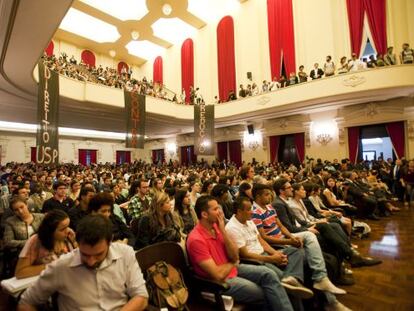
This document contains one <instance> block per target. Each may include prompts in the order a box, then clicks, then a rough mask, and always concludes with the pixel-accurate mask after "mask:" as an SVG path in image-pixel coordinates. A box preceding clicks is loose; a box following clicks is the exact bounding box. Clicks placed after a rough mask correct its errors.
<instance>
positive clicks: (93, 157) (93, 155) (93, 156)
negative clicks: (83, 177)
mask: <svg viewBox="0 0 414 311" xmlns="http://www.w3.org/2000/svg"><path fill="white" fill-rule="evenodd" d="M88 151H89V155H90V159H91V160H90V162H89V164H92V163H98V162H97V157H96V155H97V152H96V150H88Z"/></svg>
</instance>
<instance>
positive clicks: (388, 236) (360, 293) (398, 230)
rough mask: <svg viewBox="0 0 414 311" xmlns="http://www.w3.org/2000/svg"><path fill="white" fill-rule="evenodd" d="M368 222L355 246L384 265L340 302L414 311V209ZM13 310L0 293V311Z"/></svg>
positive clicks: (367, 309) (370, 310)
mask: <svg viewBox="0 0 414 311" xmlns="http://www.w3.org/2000/svg"><path fill="white" fill-rule="evenodd" d="M367 223H368V224H369V225H370V226H371V228H372V233H371V235H370V237H369V238H368V239H366V240H356V241H353V243H355V244H357V245H358V247H359V248H358V249H359V250H360V251H361V253H362V254H364V255H369V256H374V257H377V258H380V259H382V260H383V263H382V264H381V265H378V266H374V267H363V268H354V269H353V271H354V277H355V280H356V284H355V285H353V286H344V287H343V288H344V289H346V290H347V292H348V294H347V295H344V296H342V295H338V298H339V300H340V301H341V302H342V303H343V304H345V305H346V306H347V307H349V308H351V309H352V310H354V311H414V208H411V209H408V208H405V209H403V210H402V211H401V212H399V213H396V214H395V215H393V216H391V217H388V218H382V219H381V220H380V221H367ZM13 309H14V308H13V307H12V306H11V305H10V304H8V302H7V298H6V296H5V295H4V294H2V293H1V292H0V311H3V310H4V311H11V310H13Z"/></svg>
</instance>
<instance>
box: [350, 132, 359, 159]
mask: <svg viewBox="0 0 414 311" xmlns="http://www.w3.org/2000/svg"><path fill="white" fill-rule="evenodd" d="M359 135H360V129H359V126H354V127H348V150H349V160H350V161H351V163H353V164H355V163H356V161H357V159H358V146H359Z"/></svg>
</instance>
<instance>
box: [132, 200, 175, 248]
mask: <svg viewBox="0 0 414 311" xmlns="http://www.w3.org/2000/svg"><path fill="white" fill-rule="evenodd" d="M164 241H172V242H177V243H180V242H181V241H182V233H181V231H180V227H179V225H178V224H177V222H176V221H175V220H174V216H173V214H172V211H171V202H170V198H169V196H168V194H166V193H160V194H159V195H157V196H156V197H154V199H153V200H152V202H151V206H150V208H149V209H148V210H147V211H145V212H144V214H143V215H142V216H141V218H140V220H139V223H138V236H137V242H136V245H135V246H136V248H143V247H145V246H148V245H151V244H155V243H158V242H164Z"/></svg>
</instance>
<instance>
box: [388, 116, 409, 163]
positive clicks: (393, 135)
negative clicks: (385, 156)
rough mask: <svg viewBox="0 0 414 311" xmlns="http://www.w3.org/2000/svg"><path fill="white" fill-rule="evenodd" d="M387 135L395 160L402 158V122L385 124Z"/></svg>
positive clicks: (403, 138) (403, 134)
mask: <svg viewBox="0 0 414 311" xmlns="http://www.w3.org/2000/svg"><path fill="white" fill-rule="evenodd" d="M385 128H386V129H387V132H388V135H389V136H390V139H391V142H392V146H393V148H394V151H395V154H396V155H397V158H398V159H400V158H402V157H404V153H405V133H404V122H392V123H387V124H385Z"/></svg>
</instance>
